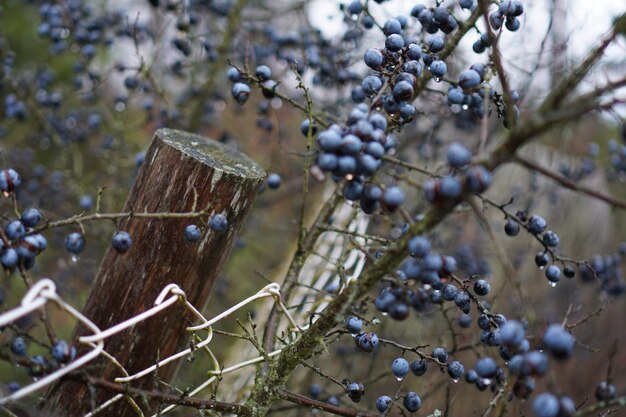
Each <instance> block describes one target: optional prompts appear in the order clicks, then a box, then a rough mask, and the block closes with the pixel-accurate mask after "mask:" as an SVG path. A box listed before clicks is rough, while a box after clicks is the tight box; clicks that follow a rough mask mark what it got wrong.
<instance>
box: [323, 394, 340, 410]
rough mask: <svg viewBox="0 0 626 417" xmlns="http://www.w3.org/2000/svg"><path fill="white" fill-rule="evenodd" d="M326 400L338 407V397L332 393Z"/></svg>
mask: <svg viewBox="0 0 626 417" xmlns="http://www.w3.org/2000/svg"><path fill="white" fill-rule="evenodd" d="M326 402H327V403H328V404H330V405H334V406H335V407H339V405H341V403H340V402H339V398H337V397H335V396H334V395H333V396H330V397H328V399H327V400H326Z"/></svg>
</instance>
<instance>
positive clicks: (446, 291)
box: [441, 284, 458, 301]
mask: <svg viewBox="0 0 626 417" xmlns="http://www.w3.org/2000/svg"><path fill="white" fill-rule="evenodd" d="M457 292H458V290H457V289H456V287H455V286H454V285H452V284H446V285H444V287H443V289H442V290H441V295H442V297H443V299H444V300H446V301H452V300H454V297H456V293H457Z"/></svg>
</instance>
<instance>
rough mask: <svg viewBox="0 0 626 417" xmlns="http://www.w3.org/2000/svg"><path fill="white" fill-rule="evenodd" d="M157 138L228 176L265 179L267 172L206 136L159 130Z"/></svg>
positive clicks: (236, 151) (172, 130) (245, 157)
mask: <svg viewBox="0 0 626 417" xmlns="http://www.w3.org/2000/svg"><path fill="white" fill-rule="evenodd" d="M155 136H156V137H157V138H159V139H160V140H162V141H163V142H164V143H167V144H168V145H170V146H171V147H173V148H175V149H178V150H179V151H180V152H181V153H183V154H185V155H188V156H190V157H192V158H195V159H197V160H198V161H200V162H202V163H203V164H205V165H208V166H210V167H213V169H217V170H220V171H223V172H226V173H228V174H232V175H238V176H241V177H244V178H249V179H252V180H254V179H257V180H260V179H263V178H264V177H265V171H264V170H263V168H261V167H260V166H259V165H258V164H257V163H256V162H254V161H253V160H252V159H250V158H248V157H247V156H246V155H245V154H243V153H241V152H239V151H238V150H236V149H234V148H232V147H230V146H226V145H224V144H222V143H220V142H216V141H214V140H209V139H207V138H205V137H204V136H200V135H196V134H194V133H189V132H185V131H182V130H176V129H167V128H164V129H159V130H157V131H156V133H155Z"/></svg>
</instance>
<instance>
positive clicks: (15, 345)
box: [11, 336, 26, 356]
mask: <svg viewBox="0 0 626 417" xmlns="http://www.w3.org/2000/svg"><path fill="white" fill-rule="evenodd" d="M11 352H13V354H14V355H16V356H26V341H25V340H24V338H23V337H20V336H17V337H15V338H13V340H11Z"/></svg>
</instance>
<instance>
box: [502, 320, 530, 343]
mask: <svg viewBox="0 0 626 417" xmlns="http://www.w3.org/2000/svg"><path fill="white" fill-rule="evenodd" d="M524 337H526V331H525V330H524V326H523V325H522V323H520V322H519V321H517V320H509V321H507V322H506V323H504V324H503V325H502V327H500V338H501V340H502V343H503V344H504V345H505V346H508V347H510V348H517V347H518V346H520V345H521V344H522V343H523V342H524V340H525V339H524Z"/></svg>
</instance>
